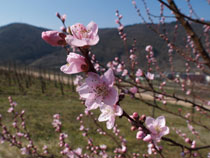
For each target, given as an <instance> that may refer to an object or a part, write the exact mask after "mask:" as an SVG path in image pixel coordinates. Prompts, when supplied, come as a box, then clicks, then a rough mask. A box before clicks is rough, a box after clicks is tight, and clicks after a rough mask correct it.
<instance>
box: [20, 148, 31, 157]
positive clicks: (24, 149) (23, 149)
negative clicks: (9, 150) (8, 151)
mask: <svg viewBox="0 0 210 158" xmlns="http://www.w3.org/2000/svg"><path fill="white" fill-rule="evenodd" d="M20 151H21V154H22V155H26V154H28V153H29V151H28V149H27V148H26V147H24V148H21V149H20Z"/></svg>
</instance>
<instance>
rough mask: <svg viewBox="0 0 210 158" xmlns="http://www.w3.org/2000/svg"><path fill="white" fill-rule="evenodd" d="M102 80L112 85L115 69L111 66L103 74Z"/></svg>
mask: <svg viewBox="0 0 210 158" xmlns="http://www.w3.org/2000/svg"><path fill="white" fill-rule="evenodd" d="M102 80H103V81H105V82H106V83H107V85H110V86H112V85H113V84H114V80H115V77H114V73H113V70H112V69H111V68H109V69H108V70H107V71H106V72H105V73H104V75H103V77H102Z"/></svg>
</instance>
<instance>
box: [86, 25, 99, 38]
mask: <svg viewBox="0 0 210 158" xmlns="http://www.w3.org/2000/svg"><path fill="white" fill-rule="evenodd" d="M86 29H87V31H91V32H92V34H93V35H94V36H96V35H97V33H98V25H97V24H96V23H95V22H93V21H91V22H90V23H89V24H88V25H87V27H86Z"/></svg>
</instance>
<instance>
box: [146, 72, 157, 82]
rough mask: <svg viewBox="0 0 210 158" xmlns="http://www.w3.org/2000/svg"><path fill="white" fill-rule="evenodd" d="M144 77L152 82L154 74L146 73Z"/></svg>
mask: <svg viewBox="0 0 210 158" xmlns="http://www.w3.org/2000/svg"><path fill="white" fill-rule="evenodd" d="M146 77H147V78H148V79H149V80H154V78H155V75H154V74H152V73H150V72H147V75H146Z"/></svg>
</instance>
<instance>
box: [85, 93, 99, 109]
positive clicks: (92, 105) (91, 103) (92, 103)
mask: <svg viewBox="0 0 210 158" xmlns="http://www.w3.org/2000/svg"><path fill="white" fill-rule="evenodd" d="M85 106H86V107H87V110H93V109H97V108H98V107H99V104H98V103H97V102H96V99H95V94H91V95H90V96H89V98H87V99H86V100H85Z"/></svg>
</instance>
